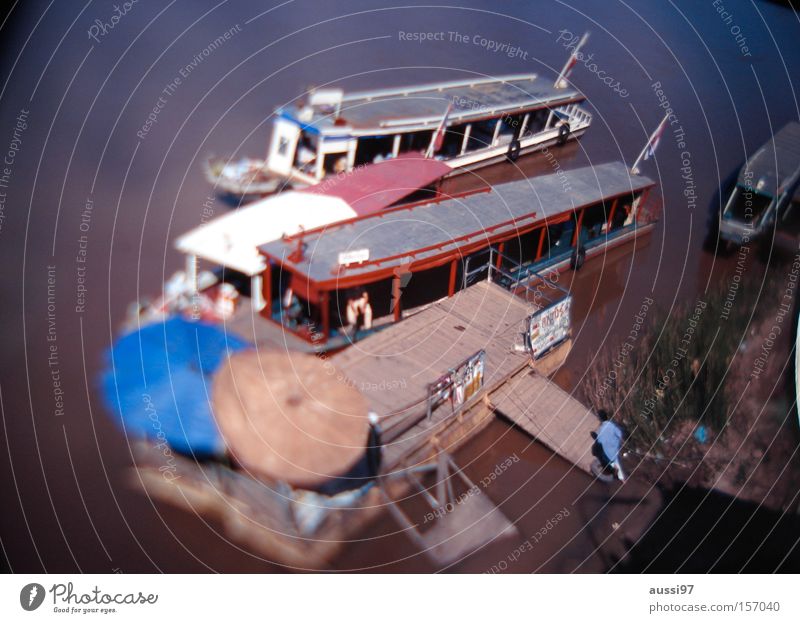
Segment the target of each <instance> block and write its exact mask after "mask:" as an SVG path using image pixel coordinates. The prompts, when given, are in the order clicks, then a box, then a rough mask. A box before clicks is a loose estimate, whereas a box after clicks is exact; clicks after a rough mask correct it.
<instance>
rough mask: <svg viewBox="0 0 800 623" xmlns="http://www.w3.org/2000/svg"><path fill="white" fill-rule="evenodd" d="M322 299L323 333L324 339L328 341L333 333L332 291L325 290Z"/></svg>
mask: <svg viewBox="0 0 800 623" xmlns="http://www.w3.org/2000/svg"><path fill="white" fill-rule="evenodd" d="M320 299H321V301H322V302H321V305H322V334H323V336H324V338H323V339H324V341H325V342H327V341H328V338H330V335H331V293H330V291H329V290H323V292H322V296H321V297H320Z"/></svg>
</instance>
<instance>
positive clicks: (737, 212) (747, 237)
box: [719, 121, 800, 245]
mask: <svg viewBox="0 0 800 623" xmlns="http://www.w3.org/2000/svg"><path fill="white" fill-rule="evenodd" d="M796 192H800V123H798V122H797V121H792V122H790V123H788V124H786V125H785V126H784V127H783V128H781V130H780V131H778V132H777V133H776V134H775V136H773V137H772V138H771V139H770V140H769V141H767V142H766V143H765V144H764V145H762V146H761V148H759V150H758V151H757V152H756V153H755V154H753V156H751V157H750V158H749V159H748V160H747V162H746V163H745V164H744V166H743V167H742V168H741V170H740V171H739V176H738V178H737V180H736V186H735V187H734V189H733V192H732V193H731V196H730V198H729V199H728V202H727V203H726V204H725V207H724V208H723V210H722V213H721V214H720V218H719V237H720V238H721V239H722V240H723V241H725V242H727V243H730V244H734V245H742V244H746V243H747V242H748V241H751V240H755V239H757V238H759V237H761V236H763V235H765V234H767V233H768V232H769V231H771V230H772V229H776V228H779V227H780V226H781V224H782V223H783V222H784V221H785V220H786V219H787V218H788V217H789V215H790V213H791V212H792V211H793V209H794V206H796V205H797V203H796V202H793V197H794V196H795V193H796Z"/></svg>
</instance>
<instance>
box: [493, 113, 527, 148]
mask: <svg viewBox="0 0 800 623" xmlns="http://www.w3.org/2000/svg"><path fill="white" fill-rule="evenodd" d="M524 116H525V115H506V116H503V117H501V118H500V133H499V134H498V135H497V140H498V144H500V145H508V143H510V142H511V141H512V140H514V137H515V136H517V135H518V134H519V131H520V129H521V128H522V119H523V117H524Z"/></svg>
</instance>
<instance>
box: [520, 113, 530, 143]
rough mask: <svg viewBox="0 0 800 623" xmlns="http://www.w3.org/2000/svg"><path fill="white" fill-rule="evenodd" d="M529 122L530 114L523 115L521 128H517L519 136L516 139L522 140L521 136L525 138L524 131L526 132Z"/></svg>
mask: <svg viewBox="0 0 800 623" xmlns="http://www.w3.org/2000/svg"><path fill="white" fill-rule="evenodd" d="M530 120H531V113H527V114H526V115H525V116H524V117H523V118H522V125H521V126H520V128H519V136H518V137H517V138H522V137H523V136H525V130H527V129H528V122H529V121H530Z"/></svg>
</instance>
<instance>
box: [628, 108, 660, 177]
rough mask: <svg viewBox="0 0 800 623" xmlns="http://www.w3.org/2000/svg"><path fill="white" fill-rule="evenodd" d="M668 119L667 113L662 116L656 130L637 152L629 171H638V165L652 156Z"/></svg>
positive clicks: (635, 172) (634, 172) (636, 172)
mask: <svg viewBox="0 0 800 623" xmlns="http://www.w3.org/2000/svg"><path fill="white" fill-rule="evenodd" d="M668 119H669V113H667V114H666V115H664V118H663V119H662V120H661V123H659V124H658V127H657V128H656V131H655V132H653V133H652V134H651V135H650V138H649V139H647V144H646V145H645V146H644V149H642V151H641V152H640V153H639V157H638V158H636V162H634V163H633V166H632V167H631V173H633V174H634V175H636V174H638V173H639V165H640V164H641V163H642V162H643V161H645V160H649V159H650V158H652V157H653V155H654V154H655V153H656V148H657V147H658V143H659V141H660V140H661V135H662V134H663V133H664V128H665V127H667V120H668Z"/></svg>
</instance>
